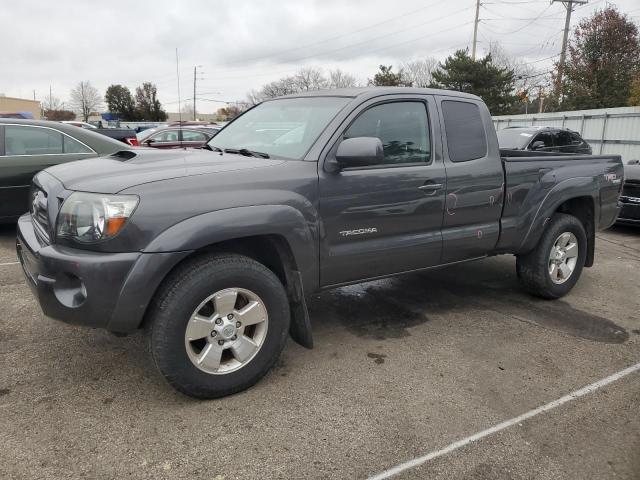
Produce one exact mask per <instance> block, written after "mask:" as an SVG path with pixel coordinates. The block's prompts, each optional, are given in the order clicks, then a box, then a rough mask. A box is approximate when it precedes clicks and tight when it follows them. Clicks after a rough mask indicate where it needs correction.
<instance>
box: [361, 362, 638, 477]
mask: <svg viewBox="0 0 640 480" xmlns="http://www.w3.org/2000/svg"><path fill="white" fill-rule="evenodd" d="M638 370H640V363H636V364H635V365H631V366H630V367H628V368H625V369H624V370H621V371H619V372H618V373H614V374H613V375H610V376H608V377H607V378H603V379H602V380H599V381H597V382H595V383H592V384H590V385H587V386H586V387H583V388H581V389H580V390H576V391H575V392H572V393H570V394H568V395H565V396H564V397H561V398H559V399H557V400H554V401H553V402H550V403H547V404H545V405H542V406H541V407H538V408H535V409H533V410H530V411H529V412H527V413H523V414H522V415H519V416H517V417H514V418H512V419H510V420H506V421H504V422H502V423H499V424H497V425H495V426H493V427H491V428H487V429H486V430H483V431H481V432H478V433H476V434H474V435H471V436H469V437H466V438H463V439H462V440H458V441H457V442H453V443H452V444H450V445H448V446H446V447H444V448H443V449H442V450H436V451H434V452H431V453H428V454H426V455H423V456H421V457H418V458H414V459H413V460H409V461H407V462H404V463H401V464H400V465H396V466H395V467H393V468H390V469H389V470H385V471H384V472H382V473H379V474H377V475H374V476H372V477H369V480H384V479H386V478H391V477H393V476H395V475H398V474H399V473H402V472H404V471H406V470H409V469H411V468H415V467H418V466H420V465H423V464H425V463H427V462H429V461H430V460H433V459H434V458H438V457H441V456H443V455H446V454H448V453H451V452H453V451H454V450H457V449H459V448H462V447H464V446H466V445H469V444H470V443H473V442H476V441H478V440H481V439H482V438H484V437H488V436H489V435H493V434H494V433H498V432H499V431H501V430H504V429H506V428H509V427H512V426H513V425H516V424H518V423H520V422H523V421H525V420H528V419H529V418H531V417H535V416H536V415H540V414H541V413H544V412H547V411H549V410H552V409H554V408H556V407H559V406H560V405H564V404H565V403H567V402H570V401H571V400H575V399H577V398H580V397H583V396H584V395H588V394H589V393H593V392H595V391H596V390H597V389H599V388H602V387H604V386H605V385H609V384H610V383H613V382H615V381H616V380H620V379H621V378H622V377H625V376H627V375H629V374H630V373H634V372H637V371H638Z"/></svg>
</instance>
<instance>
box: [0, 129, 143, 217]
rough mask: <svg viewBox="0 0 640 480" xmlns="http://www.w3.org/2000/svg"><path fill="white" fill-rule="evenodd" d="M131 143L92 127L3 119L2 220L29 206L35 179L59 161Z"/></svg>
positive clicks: (0, 163)
mask: <svg viewBox="0 0 640 480" xmlns="http://www.w3.org/2000/svg"><path fill="white" fill-rule="evenodd" d="M129 149H131V147H130V146H128V145H125V144H123V143H122V142H118V141H117V140H113V139H112V138H109V137H105V136H104V135H100V134H99V133H94V132H92V131H91V130H87V129H83V128H78V127H75V126H73V125H66V124H64V123H60V122H47V121H37V120H22V119H8V118H7V119H0V222H3V223H4V222H11V221H14V220H15V219H17V218H18V217H19V216H20V215H22V214H23V213H25V212H26V211H28V210H29V206H28V201H27V200H28V198H29V187H30V185H31V179H32V178H33V176H34V175H35V174H36V173H38V172H39V171H40V170H43V169H45V168H47V167H50V166H52V165H57V164H58V163H64V162H70V161H73V160H82V159H85V158H90V157H98V156H101V155H110V154H112V153H115V152H118V151H121V150H129Z"/></svg>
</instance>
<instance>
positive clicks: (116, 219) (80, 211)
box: [56, 192, 138, 243]
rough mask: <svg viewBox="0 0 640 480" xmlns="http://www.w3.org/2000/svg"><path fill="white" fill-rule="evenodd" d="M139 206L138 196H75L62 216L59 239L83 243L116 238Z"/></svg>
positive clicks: (65, 203) (59, 217)
mask: <svg viewBox="0 0 640 480" xmlns="http://www.w3.org/2000/svg"><path fill="white" fill-rule="evenodd" d="M137 205H138V197H137V196H135V195H102V194H99V193H84V192H75V193H72V194H71V195H70V196H69V197H68V198H67V199H66V200H65V202H64V203H63V204H62V208H61V209H60V213H59V214H58V221H57V228H56V235H57V237H58V238H69V239H72V240H75V241H76V242H80V243H95V242H100V241H102V240H106V239H109V238H112V237H115V236H116V235H117V234H118V232H120V230H122V228H123V227H124V225H125V223H127V220H128V219H129V217H130V216H131V214H132V213H133V210H134V209H135V208H136V206H137Z"/></svg>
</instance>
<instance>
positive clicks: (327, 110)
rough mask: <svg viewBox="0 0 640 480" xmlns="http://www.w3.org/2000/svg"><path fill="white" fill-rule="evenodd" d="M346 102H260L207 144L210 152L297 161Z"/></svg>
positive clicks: (333, 99) (332, 99) (322, 99)
mask: <svg viewBox="0 0 640 480" xmlns="http://www.w3.org/2000/svg"><path fill="white" fill-rule="evenodd" d="M349 101H350V99H349V98H341V97H311V98H283V99H280V100H272V101H269V102H264V103H261V104H260V105H258V106H257V107H255V108H252V109H251V110H249V111H248V112H247V113H245V114H243V115H242V116H240V117H239V118H238V119H237V120H235V121H233V122H232V123H230V124H229V125H227V126H226V127H225V128H223V129H222V130H220V132H219V133H218V134H217V135H216V136H215V137H213V138H212V139H211V140H210V141H209V143H208V145H209V147H211V148H213V149H216V148H219V149H221V150H225V149H232V150H241V149H246V150H251V151H255V152H261V153H266V154H268V155H270V156H273V157H281V158H287V159H296V160H297V159H301V158H302V157H303V156H304V154H305V153H306V152H307V150H309V148H310V147H311V145H312V144H313V142H314V141H315V140H316V139H317V138H318V135H320V132H322V130H323V129H324V128H325V127H326V126H327V124H328V123H329V122H330V121H331V119H333V117H335V116H336V114H337V113H338V112H339V111H340V109H341V108H342V107H344V106H345V105H346V104H347V103H348V102H349Z"/></svg>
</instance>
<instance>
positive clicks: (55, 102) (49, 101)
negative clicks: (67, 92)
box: [42, 95, 62, 112]
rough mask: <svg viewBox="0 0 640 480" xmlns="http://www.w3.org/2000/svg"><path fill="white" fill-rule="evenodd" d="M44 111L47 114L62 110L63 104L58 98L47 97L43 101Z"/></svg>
mask: <svg viewBox="0 0 640 480" xmlns="http://www.w3.org/2000/svg"><path fill="white" fill-rule="evenodd" d="M42 110H43V111H45V112H48V111H51V110H62V102H61V101H60V99H59V98H58V97H54V96H48V95H47V96H46V97H45V98H44V99H43V100H42Z"/></svg>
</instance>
